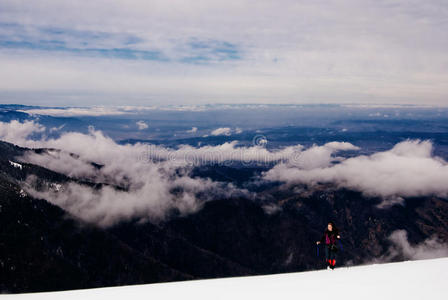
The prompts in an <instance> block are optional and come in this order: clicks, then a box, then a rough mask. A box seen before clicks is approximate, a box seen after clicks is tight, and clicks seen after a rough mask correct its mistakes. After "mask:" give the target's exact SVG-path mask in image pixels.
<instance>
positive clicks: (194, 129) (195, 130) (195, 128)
mask: <svg viewBox="0 0 448 300" xmlns="http://www.w3.org/2000/svg"><path fill="white" fill-rule="evenodd" d="M197 131H198V128H197V127H192V128H191V129H190V130H187V132H188V133H195V132H197Z"/></svg>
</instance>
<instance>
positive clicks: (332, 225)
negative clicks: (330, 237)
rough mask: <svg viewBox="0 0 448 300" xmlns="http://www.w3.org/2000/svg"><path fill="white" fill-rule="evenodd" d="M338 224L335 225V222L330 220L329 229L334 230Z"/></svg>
mask: <svg viewBox="0 0 448 300" xmlns="http://www.w3.org/2000/svg"><path fill="white" fill-rule="evenodd" d="M335 227H336V226H334V223H333V222H328V225H327V229H328V231H333V230H334V229H335Z"/></svg>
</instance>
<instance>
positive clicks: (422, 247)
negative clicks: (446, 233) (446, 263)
mask: <svg viewBox="0 0 448 300" xmlns="http://www.w3.org/2000/svg"><path fill="white" fill-rule="evenodd" d="M389 240H390V241H391V242H392V243H393V245H392V247H390V248H389V251H388V253H387V255H385V256H384V257H383V258H382V260H386V261H390V260H391V259H393V258H394V257H397V256H402V257H404V259H410V260H418V259H431V258H440V257H448V244H446V243H442V242H441V241H439V240H438V239H437V238H436V237H431V238H428V239H426V240H425V241H423V242H422V243H420V244H417V245H411V244H410V243H409V241H408V233H407V232H406V230H395V231H394V232H392V234H391V235H390V236H389Z"/></svg>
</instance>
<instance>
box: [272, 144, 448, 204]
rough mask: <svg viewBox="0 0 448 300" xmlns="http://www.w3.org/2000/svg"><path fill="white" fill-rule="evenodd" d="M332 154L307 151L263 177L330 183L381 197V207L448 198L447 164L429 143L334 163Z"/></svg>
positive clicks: (319, 149)
mask: <svg viewBox="0 0 448 300" xmlns="http://www.w3.org/2000/svg"><path fill="white" fill-rule="evenodd" d="M340 146H341V145H340ZM336 148H337V147H336ZM336 148H334V149H336ZM348 148H350V147H344V146H342V147H341V148H340V149H348ZM333 151H334V150H332V149H329V148H328V146H324V147H313V148H310V149H309V150H307V151H304V152H303V153H301V154H299V155H298V156H297V159H296V160H292V161H291V160H290V161H288V162H286V163H280V164H277V165H276V166H275V167H274V168H272V169H271V170H269V171H267V172H265V173H264V174H263V178H264V179H266V180H273V181H281V182H286V183H287V184H307V185H311V186H313V185H318V184H321V183H332V184H334V185H335V186H336V187H345V188H349V189H354V190H358V191H361V192H363V193H364V194H365V195H367V196H380V197H382V198H383V199H384V201H385V202H386V203H383V204H382V206H387V204H388V203H389V204H391V202H395V203H399V202H400V201H401V200H402V199H401V200H400V197H412V196H426V195H437V196H440V197H447V196H448V186H447V185H446V182H448V164H447V162H446V161H444V160H443V159H442V158H440V157H437V156H433V155H432V143H431V142H430V141H420V140H407V141H404V142H401V143H398V144H397V145H395V146H394V147H393V148H392V149H391V150H388V151H383V152H377V153H374V154H372V155H368V156H366V155H360V156H355V157H351V158H347V159H344V158H336V159H337V160H338V161H337V163H333V162H331V161H332V160H333V158H332V157H331V154H332V153H333Z"/></svg>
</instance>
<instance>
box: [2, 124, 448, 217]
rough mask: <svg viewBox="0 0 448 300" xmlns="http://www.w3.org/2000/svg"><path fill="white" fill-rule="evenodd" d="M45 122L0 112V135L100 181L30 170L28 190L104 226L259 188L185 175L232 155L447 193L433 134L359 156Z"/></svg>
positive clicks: (371, 191) (355, 182) (290, 173)
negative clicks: (151, 139)
mask: <svg viewBox="0 0 448 300" xmlns="http://www.w3.org/2000/svg"><path fill="white" fill-rule="evenodd" d="M50 131H51V129H50ZM47 132H48V130H47V129H46V128H45V127H44V126H42V125H40V124H39V123H36V122H34V121H25V122H23V123H20V122H18V121H11V122H9V123H4V122H0V139H1V140H5V141H9V142H12V143H14V144H18V145H20V146H24V147H29V148H51V149H49V150H47V151H45V152H42V153H39V154H37V153H35V152H32V151H30V152H27V153H26V154H25V155H24V156H23V157H22V158H21V159H22V160H23V161H26V162H30V163H34V164H37V165H41V166H44V167H47V168H49V169H51V170H54V171H57V172H60V173H63V174H66V175H68V176H70V177H72V178H75V179H76V178H80V179H88V180H90V181H91V182H95V183H101V184H102V185H101V187H100V188H92V187H88V186H86V185H81V184H78V183H76V182H72V183H69V184H67V185H65V186H63V187H61V188H58V189H57V190H56V191H55V190H54V189H52V188H51V187H50V186H48V188H47V189H44V190H36V189H34V188H32V187H33V186H34V183H35V181H36V178H29V180H28V187H27V191H28V192H29V193H30V194H32V195H34V196H36V197H42V198H44V199H47V200H48V201H50V202H52V203H54V204H56V205H59V206H61V207H63V208H64V209H66V210H67V211H69V212H71V213H72V214H74V215H76V216H78V217H80V218H83V219H85V220H87V221H90V222H95V223H97V224H100V225H103V226H108V225H111V224H114V223H115V222H117V221H120V220H123V219H130V218H140V219H145V218H148V219H151V220H153V221H158V220H159V221H160V220H163V219H164V218H165V217H166V216H167V215H169V214H170V213H171V212H173V210H177V211H178V212H179V213H181V214H186V213H191V212H194V211H196V210H198V209H200V207H201V205H202V204H203V203H204V202H205V201H208V200H210V199H212V198H213V197H231V196H243V197H250V198H254V197H256V195H255V194H254V193H252V192H249V191H248V190H245V189H240V188H237V187H236V186H234V185H233V184H231V183H224V182H215V181H211V180H210V179H209V178H206V179H204V178H198V177H194V178H192V176H191V170H192V169H193V167H195V166H199V165H202V164H223V165H225V164H226V163H232V162H235V161H236V162H240V163H241V164H243V165H245V164H248V165H252V164H253V163H258V164H260V163H261V164H263V163H264V164H266V165H267V166H270V167H272V166H273V167H272V168H271V169H269V170H268V171H266V172H262V174H261V176H260V178H259V179H260V180H261V181H265V182H270V181H280V182H284V183H285V184H286V185H292V186H294V185H304V184H305V185H308V186H310V187H311V188H312V187H315V186H318V185H320V184H331V185H333V186H334V187H336V188H341V187H344V188H348V189H353V190H357V191H361V192H362V193H364V194H365V195H366V196H372V197H381V198H382V199H383V203H382V204H381V205H380V206H381V207H387V206H390V205H393V204H396V203H402V202H403V201H404V199H403V198H405V197H413V196H428V195H436V196H440V197H447V196H448V186H447V185H446V182H448V164H447V162H446V161H444V160H443V159H441V158H440V157H436V156H434V155H433V154H432V147H433V146H432V143H431V142H430V141H420V140H407V141H404V142H401V143H398V144H397V145H395V146H394V147H393V148H392V149H390V150H388V151H383V152H377V153H374V154H372V155H357V156H356V151H357V150H359V148H358V147H357V146H355V145H352V144H350V143H347V142H330V143H326V144H324V145H321V146H318V145H314V146H312V147H309V148H304V147H303V146H302V145H295V146H288V147H284V148H281V149H277V150H268V149H266V148H265V147H264V145H265V143H254V144H255V145H254V146H250V147H247V146H239V145H238V141H236V140H235V141H232V142H226V143H223V144H221V145H217V146H208V145H206V146H202V147H193V146H190V145H179V146H178V147H177V148H166V147H163V146H160V145H152V144H140V143H137V144H134V145H130V144H126V145H120V144H117V143H116V142H115V141H114V140H113V139H111V138H109V137H107V136H105V135H104V134H103V133H102V132H101V131H98V130H95V129H94V128H93V127H90V128H89V132H88V133H87V134H83V133H78V132H64V133H62V134H61V136H60V137H58V138H48V137H47ZM341 151H352V152H353V153H351V154H350V157H349V158H347V156H345V157H344V156H338V153H340V152H341ZM92 163H95V164H92ZM298 192H299V191H298ZM81 194H82V197H81V196H80V195H81ZM78 197H79V199H78Z"/></svg>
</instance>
